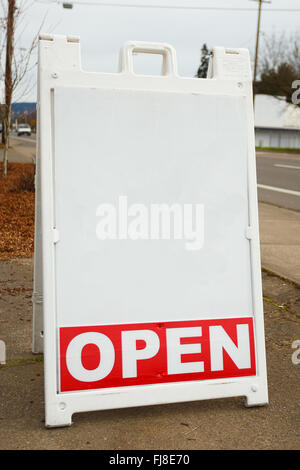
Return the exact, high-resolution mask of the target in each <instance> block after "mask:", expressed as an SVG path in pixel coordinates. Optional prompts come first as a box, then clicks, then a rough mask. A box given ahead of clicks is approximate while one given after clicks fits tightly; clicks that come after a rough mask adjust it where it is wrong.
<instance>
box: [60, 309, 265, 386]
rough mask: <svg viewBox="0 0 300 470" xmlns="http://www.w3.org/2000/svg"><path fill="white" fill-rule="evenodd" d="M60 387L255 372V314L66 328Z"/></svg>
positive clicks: (205, 378)
mask: <svg viewBox="0 0 300 470" xmlns="http://www.w3.org/2000/svg"><path fill="white" fill-rule="evenodd" d="M59 334H60V391H61V392H68V391H76V390H91V389H101V388H108V387H127V386H136V385H147V384H160V383H169V382H183V381H198V380H210V379H218V378H230V377H245V376H253V375H256V362H255V345H254V333H253V319H252V317H247V318H227V319H213V320H199V321H197V320H193V321H175V322H163V323H157V322H156V323H136V324H123V325H99V326H82V327H78V326H76V327H62V328H60V330H59Z"/></svg>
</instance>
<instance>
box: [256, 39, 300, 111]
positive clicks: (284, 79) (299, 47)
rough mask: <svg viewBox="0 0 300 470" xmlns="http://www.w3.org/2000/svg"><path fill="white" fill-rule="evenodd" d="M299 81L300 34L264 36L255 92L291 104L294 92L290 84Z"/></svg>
mask: <svg viewBox="0 0 300 470" xmlns="http://www.w3.org/2000/svg"><path fill="white" fill-rule="evenodd" d="M299 79H300V34H299V33H292V34H290V35H288V36H287V35H286V34H285V33H281V34H280V35H276V34H275V33H273V34H272V35H271V36H266V35H264V39H263V47H262V50H261V58H260V61H259V79H258V80H257V82H256V83H255V84H254V87H255V92H256V93H262V94H266V95H272V96H275V97H276V98H278V99H280V100H284V101H286V102H288V103H291V102H292V95H293V92H294V90H293V87H292V84H293V82H294V81H295V80H299Z"/></svg>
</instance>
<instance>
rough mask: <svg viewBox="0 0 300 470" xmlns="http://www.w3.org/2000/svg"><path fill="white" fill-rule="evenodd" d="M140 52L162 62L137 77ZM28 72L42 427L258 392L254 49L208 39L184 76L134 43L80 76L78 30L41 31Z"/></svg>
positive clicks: (168, 57)
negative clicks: (200, 71) (197, 67)
mask: <svg viewBox="0 0 300 470" xmlns="http://www.w3.org/2000/svg"><path fill="white" fill-rule="evenodd" d="M136 52H137V53H150V54H160V55H162V58H163V61H162V62H163V65H162V74H161V75H159V76H146V75H138V74H135V73H134V70H133V54H134V53H136ZM38 73H39V75H38V90H39V91H38V144H37V148H38V162H37V209H36V210H37V214H36V217H37V226H36V244H35V260H36V263H35V287H36V288H35V296H36V299H37V302H38V304H37V305H38V308H37V307H36V309H35V318H34V325H35V326H34V335H33V336H34V338H35V346H34V348H35V349H36V350H40V349H41V348H42V344H41V340H40V334H39V333H38V332H39V331H40V330H42V329H43V332H44V337H43V342H44V344H43V347H44V356H45V363H44V364H45V365H44V367H45V408H46V426H48V427H50V426H65V425H70V424H71V422H72V415H73V414H74V413H77V412H84V411H92V410H104V409H113V408H122V407H131V406H141V405H154V404H162V403H172V402H183V401H192V400H203V399H215V398H223V397H238V396H244V397H246V405H247V406H254V405H264V404H266V403H268V391H267V374H266V358H265V339H264V322H263V304H262V290H261V266H260V251H259V250H260V245H259V230H258V205H257V192H256V164H255V144H254V123H253V108H252V83H251V71H250V59H249V53H248V51H247V50H245V49H230V50H228V49H224V48H215V49H214V50H213V54H212V57H211V58H210V64H209V74H208V78H207V79H196V78H182V77H180V76H178V73H177V61H176V53H175V51H174V49H173V48H172V47H171V46H169V45H167V44H157V43H143V42H128V43H126V44H125V45H124V46H123V48H122V49H121V53H120V64H119V72H118V73H87V72H84V71H83V70H82V69H81V64H80V43H79V39H78V38H73V37H65V36H52V35H49V36H47V35H43V36H41V37H40V40H39V66H38ZM40 191H41V198H40ZM40 199H41V200H40ZM158 214H159V215H158ZM40 221H41V229H40ZM41 269H42V272H41ZM41 280H42V284H41V283H40V281H41ZM41 310H43V321H42V319H41ZM37 338H39V340H37ZM38 343H39V344H38Z"/></svg>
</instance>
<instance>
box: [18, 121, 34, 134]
mask: <svg viewBox="0 0 300 470" xmlns="http://www.w3.org/2000/svg"><path fill="white" fill-rule="evenodd" d="M17 134H18V135H31V127H30V126H29V125H28V124H19V125H18V127H17Z"/></svg>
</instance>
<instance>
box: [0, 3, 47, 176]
mask: <svg viewBox="0 0 300 470" xmlns="http://www.w3.org/2000/svg"><path fill="white" fill-rule="evenodd" d="M1 1H2V7H3V10H4V11H5V15H6V16H5V20H6V21H4V22H2V23H1V25H0V27H2V29H3V30H4V38H5V40H4V42H3V44H2V46H1V49H0V66H1V64H3V63H5V70H3V69H2V70H1V71H0V73H1V75H2V76H4V83H5V92H4V95H5V96H4V99H5V102H4V105H3V107H2V111H3V112H2V122H3V125H2V133H3V134H2V142H3V144H4V147H3V172H2V176H3V177H6V175H7V158H8V146H9V135H10V127H11V104H12V99H13V96H15V95H16V93H18V98H17V99H18V100H19V99H20V98H21V96H22V95H24V94H26V93H28V92H29V90H30V87H33V86H34V85H32V83H31V77H30V72H31V71H32V70H33V68H34V67H35V66H36V60H34V59H35V58H34V55H33V51H34V50H35V48H36V46H37V41H38V35H39V32H40V29H41V27H42V25H41V27H40V28H39V30H38V31H37V32H36V34H35V35H34V36H33V38H32V40H31V43H30V44H29V46H27V47H24V45H23V44H22V43H21V41H22V36H23V33H24V30H25V29H26V26H27V25H26V24H25V21H24V20H25V15H26V13H27V12H28V10H29V9H30V6H31V5H32V2H29V1H28V0H20V1H19V2H17V0H7V3H4V0H1ZM43 23H44V21H43ZM43 23H42V24H43ZM4 53H5V60H3V56H4ZM1 59H2V60H1ZM28 77H29V79H28Z"/></svg>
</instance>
